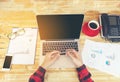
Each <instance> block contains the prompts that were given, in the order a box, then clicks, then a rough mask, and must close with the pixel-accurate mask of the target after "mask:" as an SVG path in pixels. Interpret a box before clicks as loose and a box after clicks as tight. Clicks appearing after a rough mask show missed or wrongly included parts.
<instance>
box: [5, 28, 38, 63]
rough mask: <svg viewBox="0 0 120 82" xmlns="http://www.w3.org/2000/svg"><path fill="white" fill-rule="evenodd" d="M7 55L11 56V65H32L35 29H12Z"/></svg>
mask: <svg viewBox="0 0 120 82" xmlns="http://www.w3.org/2000/svg"><path fill="white" fill-rule="evenodd" d="M11 37H12V39H11V40H10V43H9V46H8V52H7V54H11V55H13V59H12V64H34V58H35V51H36V40H37V28H24V29H21V28H13V34H12V35H11Z"/></svg>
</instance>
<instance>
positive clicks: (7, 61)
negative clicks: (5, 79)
mask: <svg viewBox="0 0 120 82" xmlns="http://www.w3.org/2000/svg"><path fill="white" fill-rule="evenodd" d="M11 63H12V56H11V55H6V56H5V60H4V64H3V68H2V69H3V70H10V68H11Z"/></svg>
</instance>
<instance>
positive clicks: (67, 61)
mask: <svg viewBox="0 0 120 82" xmlns="http://www.w3.org/2000/svg"><path fill="white" fill-rule="evenodd" d="M50 68H75V65H74V63H73V61H72V59H71V58H70V57H68V56H66V55H61V56H60V58H59V59H58V60H56V61H55V62H54V63H53V64H52V65H51V66H50Z"/></svg>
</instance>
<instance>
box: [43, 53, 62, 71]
mask: <svg viewBox="0 0 120 82" xmlns="http://www.w3.org/2000/svg"><path fill="white" fill-rule="evenodd" d="M59 57H60V52H59V51H53V52H50V53H48V54H46V56H45V60H44V62H43V63H42V65H41V66H42V67H43V68H45V69H47V68H48V67H49V66H50V65H52V64H53V63H54V62H55V61H56V60H57V59H58V58H59Z"/></svg>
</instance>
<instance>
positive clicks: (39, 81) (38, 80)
mask: <svg viewBox="0 0 120 82" xmlns="http://www.w3.org/2000/svg"><path fill="white" fill-rule="evenodd" d="M45 72H46V70H45V69H44V68H43V67H41V66H40V67H39V68H38V69H37V70H36V71H35V73H33V74H32V75H31V76H30V78H29V82H44V75H45Z"/></svg>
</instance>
